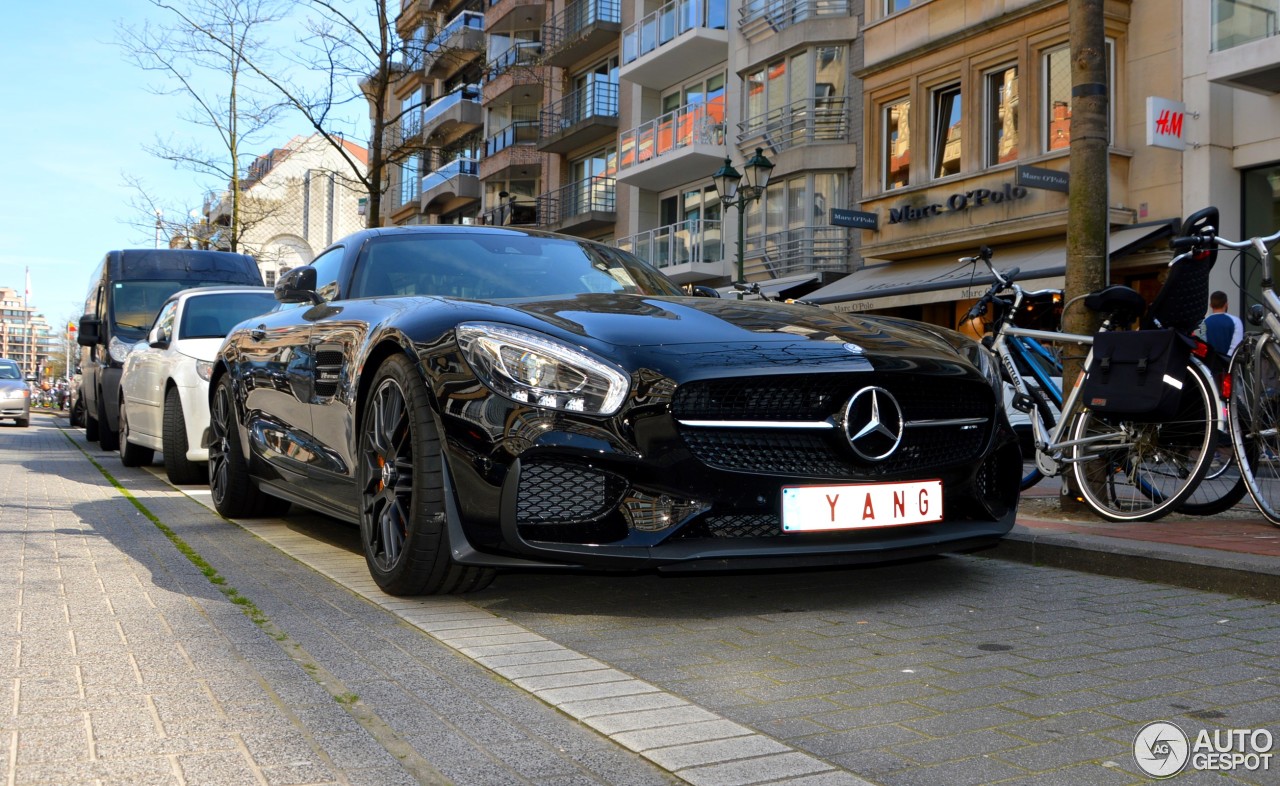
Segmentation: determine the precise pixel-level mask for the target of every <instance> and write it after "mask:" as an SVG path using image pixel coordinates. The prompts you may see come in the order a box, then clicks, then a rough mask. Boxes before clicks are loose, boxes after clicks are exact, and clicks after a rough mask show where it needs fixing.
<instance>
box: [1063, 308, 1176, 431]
mask: <svg viewBox="0 0 1280 786" xmlns="http://www.w3.org/2000/svg"><path fill="white" fill-rule="evenodd" d="M1190 355H1191V349H1190V347H1189V346H1188V345H1187V340H1186V339H1185V338H1183V337H1182V336H1180V335H1179V334H1178V333H1177V331H1174V330H1170V329H1164V330H1127V331H1116V332H1110V333H1099V334H1097V335H1096V336H1094V338H1093V363H1092V366H1091V367H1090V369H1089V374H1088V376H1086V377H1085V380H1084V383H1083V387H1082V388H1081V390H1080V396H1081V398H1080V400H1081V401H1082V402H1083V403H1084V405H1085V406H1086V407H1088V408H1089V409H1091V410H1093V411H1094V412H1096V413H1098V414H1100V415H1106V416H1108V417H1115V418H1120V419H1123V420H1141V421H1159V420H1169V419H1171V418H1173V417H1174V416H1176V415H1177V414H1178V404H1179V402H1180V401H1181V399H1182V388H1183V385H1184V384H1185V383H1186V374H1187V363H1188V361H1189V360H1190Z"/></svg>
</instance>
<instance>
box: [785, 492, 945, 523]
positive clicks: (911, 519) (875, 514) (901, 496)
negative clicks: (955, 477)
mask: <svg viewBox="0 0 1280 786" xmlns="http://www.w3.org/2000/svg"><path fill="white" fill-rule="evenodd" d="M930 521H942V481H940V480H918V481H912V482H909V483H859V484H852V485H845V486H785V487H783V489H782V531H783V532H823V531H826V530H840V529H870V528H873V527H897V526H902V525H905V524H924V523H927V522H930Z"/></svg>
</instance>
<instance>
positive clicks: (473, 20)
mask: <svg viewBox="0 0 1280 786" xmlns="http://www.w3.org/2000/svg"><path fill="white" fill-rule="evenodd" d="M422 52H423V55H422V58H423V60H422V61H423V65H424V66H425V67H426V69H427V76H428V77H430V78H432V79H448V78H449V77H450V76H452V75H453V74H455V73H457V72H458V70H459V69H461V68H462V67H463V66H465V65H466V64H467V63H470V62H471V61H473V60H475V59H477V58H479V57H480V55H481V53H482V52H484V15H483V14H478V13H476V12H475V11H463V12H462V13H460V14H458V15H457V16H455V17H454V18H453V19H451V20H450V21H449V23H448V24H447V25H445V26H444V27H442V28H440V32H439V33H436V35H435V37H434V38H432V39H431V40H430V41H428V42H427V43H426V45H425V46H424V47H423V49H422Z"/></svg>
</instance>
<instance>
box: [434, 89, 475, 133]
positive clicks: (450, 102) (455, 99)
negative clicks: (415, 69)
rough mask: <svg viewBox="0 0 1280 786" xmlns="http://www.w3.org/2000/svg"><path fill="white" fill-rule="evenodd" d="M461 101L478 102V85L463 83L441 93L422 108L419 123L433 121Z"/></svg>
mask: <svg viewBox="0 0 1280 786" xmlns="http://www.w3.org/2000/svg"><path fill="white" fill-rule="evenodd" d="M463 101H470V102H472V103H475V104H479V103H480V87H479V85H463V86H461V87H458V88H455V89H454V91H453V92H452V93H449V94H448V95H443V96H441V97H439V98H437V99H436V100H435V101H432V102H431V103H430V104H428V105H427V108H426V109H424V110H422V119H421V120H420V121H419V122H420V123H421V125H429V124H431V123H433V122H435V121H436V120H437V119H438V118H439V117H440V116H441V115H443V114H444V113H445V112H448V111H449V110H450V109H451V108H452V107H455V106H457V105H458V104H461V103H462V102H463Z"/></svg>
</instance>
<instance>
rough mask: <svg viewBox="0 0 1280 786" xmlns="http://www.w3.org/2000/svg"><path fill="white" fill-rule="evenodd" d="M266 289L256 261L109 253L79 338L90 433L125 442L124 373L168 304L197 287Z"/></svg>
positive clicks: (106, 445)
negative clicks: (175, 295)
mask: <svg viewBox="0 0 1280 786" xmlns="http://www.w3.org/2000/svg"><path fill="white" fill-rule="evenodd" d="M224 284H237V285H247V286H255V287H260V286H262V274H261V273H260V272H259V271H258V263H257V262H255V261H254V260H253V257H250V256H246V255H244V254H232V253H229V252H226V251H197V250H189V249H181V248H157V249H151V248H144V249H128V250H125V251H109V252H107V256H106V258H104V259H103V260H102V263H101V264H100V265H98V267H97V269H96V270H94V271H93V275H92V276H90V277H89V293H88V295H87V296H86V298H85V302H84V316H82V317H81V318H80V329H79V331H78V332H77V333H76V341H77V342H78V343H79V344H80V346H81V347H83V348H84V349H82V350H81V352H80V369H81V372H82V376H81V379H80V401H81V402H83V405H84V414H85V436H86V437H88V438H89V440H90V441H91V442H92V441H95V440H97V441H99V442H100V443H101V445H102V449H103V450H115V449H116V448H117V447H118V445H119V438H120V436H119V435H120V432H119V429H120V412H119V409H120V373H121V370H122V368H123V366H124V359H125V357H126V356H127V355H128V352H129V349H130V348H131V347H132V346H133V345H134V344H135V343H137V342H138V341H140V340H142V339H144V338H146V336H147V331H148V330H150V329H151V323H152V322H154V321H155V318H156V313H157V312H158V311H159V310H160V306H161V305H163V304H164V302H165V301H166V300H168V298H169V296H170V295H172V294H173V293H174V292H177V291H179V290H183V289H189V288H191V287H203V286H221V285H224Z"/></svg>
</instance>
